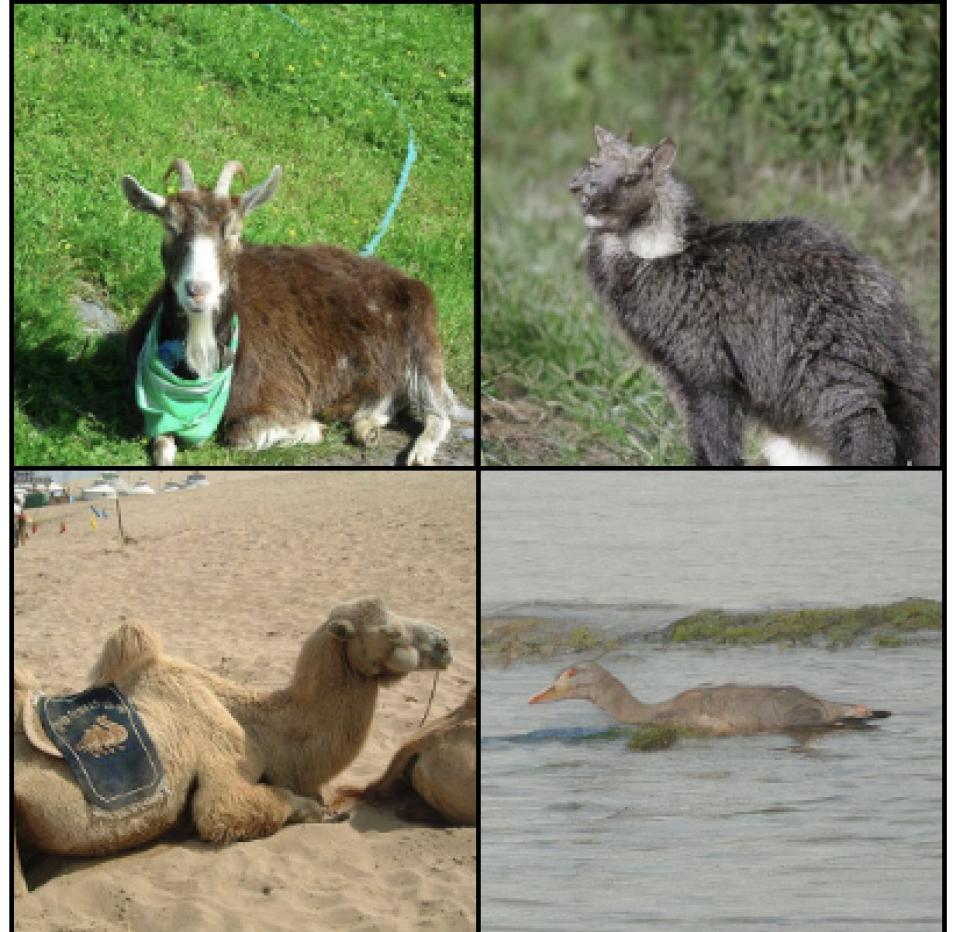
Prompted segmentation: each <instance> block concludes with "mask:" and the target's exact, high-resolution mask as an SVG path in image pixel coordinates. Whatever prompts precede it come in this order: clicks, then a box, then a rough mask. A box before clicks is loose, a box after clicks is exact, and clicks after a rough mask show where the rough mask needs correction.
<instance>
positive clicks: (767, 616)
mask: <svg viewBox="0 0 960 932" xmlns="http://www.w3.org/2000/svg"><path fill="white" fill-rule="evenodd" d="M942 628H943V606H942V604H941V603H940V602H935V601H932V600H930V599H907V600H905V601H903V602H895V603H893V604H891V605H863V606H860V607H859V608H816V609H802V610H799V611H769V612H721V611H712V610H711V611H703V612H697V614H695V615H690V616H689V617H687V618H681V619H680V620H679V621H675V622H674V623H673V624H671V625H670V626H669V627H668V628H667V629H665V631H663V632H661V638H662V640H663V641H664V642H666V643H668V644H687V643H690V642H705V641H706V642H709V643H712V644H737V645H749V644H771V643H774V644H790V645H794V644H812V643H825V644H827V645H829V646H830V647H849V646H850V645H851V644H854V643H863V642H864V641H865V640H866V639H867V638H868V637H872V638H873V644H874V645H875V646H877V647H899V646H901V645H902V644H904V643H905V642H907V641H909V635H911V634H913V635H916V634H917V633H918V632H920V631H941V630H942ZM661 638H658V639H661Z"/></svg>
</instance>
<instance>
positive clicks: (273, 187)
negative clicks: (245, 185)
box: [240, 165, 283, 214]
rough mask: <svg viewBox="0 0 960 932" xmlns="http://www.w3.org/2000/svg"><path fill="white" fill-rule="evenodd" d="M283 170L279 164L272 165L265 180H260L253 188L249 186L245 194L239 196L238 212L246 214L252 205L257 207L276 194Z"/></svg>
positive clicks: (251, 208)
mask: <svg viewBox="0 0 960 932" xmlns="http://www.w3.org/2000/svg"><path fill="white" fill-rule="evenodd" d="M282 174H283V170H282V169H281V168H280V166H279V165H274V166H273V169H272V171H271V172H270V175H269V177H268V178H267V180H266V181H262V182H261V183H260V184H258V185H257V186H256V187H255V188H251V189H250V190H249V191H247V192H246V193H245V194H242V195H241V196H240V213H241V214H248V213H250V211H251V210H253V208H254V207H259V206H260V205H261V204H265V203H266V202H267V201H269V200H270V198H271V197H273V195H274V194H276V191H277V185H279V184H280V176H281V175H282Z"/></svg>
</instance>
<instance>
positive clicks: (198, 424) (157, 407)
mask: <svg viewBox="0 0 960 932" xmlns="http://www.w3.org/2000/svg"><path fill="white" fill-rule="evenodd" d="M161 316H162V309H161V310H160V311H158V312H157V314H156V315H155V316H154V318H153V323H152V324H151V325H150V329H149V330H148V331H147V337H146V339H145V340H144V341H143V346H142V347H141V349H140V357H139V359H138V360H137V385H136V395H137V404H138V405H139V407H140V410H141V411H142V412H143V418H144V421H145V425H146V426H145V430H146V434H147V436H148V437H159V436H160V435H161V434H174V435H175V436H176V437H178V438H179V439H180V440H182V441H183V442H184V443H191V444H193V443H203V442H204V441H205V440H209V439H210V437H212V436H213V433H214V431H216V429H217V427H218V426H219V425H220V420H221V418H222V417H223V412H224V410H225V409H226V407H227V401H229V399H230V383H231V381H232V380H233V363H232V362H231V363H230V365H229V366H227V367H226V368H225V369H222V370H221V371H220V372H215V373H214V374H213V375H212V376H211V377H210V378H209V379H181V378H180V377H179V376H177V375H174V374H173V373H172V372H171V371H170V370H169V369H168V368H167V367H166V366H165V365H164V364H163V363H162V362H161V361H160V352H159V343H158V340H159V332H160V318H161ZM231 330H232V332H231V336H230V349H232V350H233V353H234V356H236V352H237V346H238V344H239V342H240V323H239V321H238V320H237V318H236V316H234V318H233V320H232V321H231Z"/></svg>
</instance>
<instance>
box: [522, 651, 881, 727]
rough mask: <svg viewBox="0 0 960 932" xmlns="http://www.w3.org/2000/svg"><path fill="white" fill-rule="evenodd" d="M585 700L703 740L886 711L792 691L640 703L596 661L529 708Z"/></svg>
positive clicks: (730, 690)
mask: <svg viewBox="0 0 960 932" xmlns="http://www.w3.org/2000/svg"><path fill="white" fill-rule="evenodd" d="M562 699H586V700H588V701H590V702H592V703H593V704H594V705H595V706H597V708H599V709H602V710H603V711H604V712H606V713H607V714H608V715H610V716H611V717H612V718H614V719H616V720H617V721H618V722H623V723H625V724H629V725H654V724H668V725H675V726H678V727H681V728H689V729H691V730H694V731H697V732H702V733H704V734H708V735H752V734H759V733H762V732H773V731H793V730H813V729H826V728H834V727H845V726H846V727H849V726H854V727H856V726H862V725H865V724H866V723H867V722H870V721H873V720H874V719H881V718H889V717H890V715H891V714H892V713H891V712H888V711H882V710H879V709H871V708H869V707H867V706H865V705H849V704H846V703H840V702H829V701H828V700H826V699H819V698H818V697H817V696H814V695H811V694H810V693H808V692H805V691H804V690H802V689H799V688H798V687H796V686H739V685H736V684H733V683H728V684H726V685H723V686H699V687H696V688H694V689H687V690H685V691H684V692H682V693H679V694H678V695H676V696H674V697H673V698H672V699H668V700H666V701H665V702H652V703H647V702H641V701H640V700H639V699H637V698H636V697H635V696H634V695H633V694H632V693H631V692H630V690H628V689H627V687H626V686H624V685H623V683H622V682H621V681H620V680H618V679H617V677H615V676H614V675H613V674H612V673H611V672H610V671H609V670H607V669H606V668H604V667H602V666H601V665H600V664H599V663H596V662H595V661H588V662H583V663H578V664H575V665H574V666H571V667H567V668H566V669H565V670H564V671H563V672H562V673H561V674H560V675H559V676H558V677H557V678H556V679H555V680H554V681H553V683H552V684H551V685H550V686H548V687H547V688H546V689H544V690H542V691H541V692H538V693H537V694H536V695H534V696H532V697H531V698H530V700H529V701H530V703H533V704H537V703H541V702H557V701H559V700H562Z"/></svg>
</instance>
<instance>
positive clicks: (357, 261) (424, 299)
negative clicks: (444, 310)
mask: <svg viewBox="0 0 960 932" xmlns="http://www.w3.org/2000/svg"><path fill="white" fill-rule="evenodd" d="M272 177H273V176H271V178H272ZM278 177H279V175H278ZM127 181H128V179H125V185H124V191H125V193H126V195H127V198H128V200H130V203H131V204H133V206H134V207H136V208H137V209H139V210H143V211H145V212H148V213H154V214H158V213H159V215H160V216H161V218H162V219H163V220H164V223H165V226H166V229H167V234H166V237H165V240H164V245H163V247H162V257H163V263H164V268H165V270H166V274H167V279H166V281H165V282H164V283H163V284H162V285H161V286H160V288H158V290H157V291H156V292H155V293H154V295H153V297H152V298H151V299H150V301H149V302H148V304H147V306H146V308H145V310H144V311H143V313H142V314H141V315H140V317H139V319H138V320H137V321H136V323H135V324H134V325H133V327H132V328H131V329H130V332H129V334H128V340H127V355H128V360H129V362H130V365H131V367H132V368H134V369H135V367H136V364H137V358H138V356H139V353H140V349H141V347H142V345H143V341H144V339H145V337H146V333H147V331H148V330H149V328H150V326H151V324H152V322H153V319H154V317H155V316H156V314H157V312H158V310H160V309H161V308H162V312H163V318H162V321H161V328H160V335H159V336H160V341H161V342H162V341H165V340H171V339H181V338H182V337H183V336H184V333H185V331H186V318H185V316H184V315H185V314H187V313H188V312H186V311H183V310H182V309H180V307H179V305H178V302H177V298H176V294H175V292H174V288H173V287H172V285H171V282H172V280H173V279H174V276H175V274H176V270H178V269H179V267H180V265H181V264H182V261H183V253H184V251H185V249H186V245H187V243H188V242H189V241H190V240H191V239H193V238H194V237H196V236H209V237H212V238H213V239H214V240H216V241H218V242H219V244H220V251H219V261H220V269H221V275H222V277H223V279H224V280H226V281H228V282H229V287H228V290H227V292H226V295H225V297H224V298H223V300H222V301H221V304H220V307H219V309H218V310H217V312H216V317H215V321H214V329H215V333H216V337H217V342H218V344H219V346H220V351H221V356H222V357H223V354H224V353H225V352H228V350H227V349H226V347H227V345H228V343H229V336H230V328H231V320H232V317H233V315H234V314H235V315H236V316H237V318H238V320H239V324H240V344H239V348H238V351H237V354H236V358H235V360H234V373H233V384H232V388H231V394H230V400H229V403H228V405H227V409H226V411H225V412H224V416H223V422H222V425H221V431H222V436H223V439H224V441H225V442H226V443H227V444H228V445H231V446H241V447H243V446H250V445H251V444H252V443H254V442H255V438H256V437H257V436H258V434H259V433H260V431H262V430H263V429H264V428H267V427H271V426H274V425H281V426H286V425H292V424H300V423H303V422H304V421H307V420H309V419H324V420H347V419H354V421H355V422H359V423H355V425H354V426H355V431H354V433H355V439H357V440H358V441H359V442H361V443H373V442H375V440H376V437H377V430H376V428H375V426H372V425H371V423H370V421H369V418H368V417H367V415H366V413H365V412H366V411H367V410H368V409H369V408H371V407H374V406H376V405H377V404H378V403H380V402H382V401H384V400H387V401H388V402H389V401H390V400H391V399H393V403H392V404H391V405H390V406H389V407H390V410H391V411H393V410H401V409H403V408H405V407H407V406H413V407H416V408H419V409H420V410H421V412H422V413H423V416H424V420H425V431H424V433H425V434H429V435H430V436H431V437H434V438H436V437H439V440H442V439H443V435H445V433H446V430H447V429H448V427H449V421H448V420H447V414H448V413H449V412H450V411H451V410H453V409H454V408H455V407H456V399H455V398H454V396H453V394H452V392H451V391H450V389H449V387H448V386H447V384H446V381H445V379H444V371H443V357H442V352H441V345H440V339H439V336H438V334H437V310H436V306H435V304H434V300H433V295H432V293H431V291H430V289H429V288H428V287H427V286H426V285H425V284H424V283H423V282H420V281H418V280H416V279H414V278H410V277H409V276H407V275H405V274H404V273H403V272H400V271H398V270H397V269H394V268H392V267H391V266H389V265H387V264H386V263H384V262H381V261H379V260H377V259H372V258H362V257H360V256H358V255H355V254H353V253H351V252H347V251H346V250H344V249H339V248H337V247H334V246H323V245H312V246H302V247H297V246H260V245H251V244H244V243H242V242H241V240H240V234H241V232H242V228H243V218H244V212H245V210H247V209H251V210H252V209H253V207H255V206H257V204H259V203H262V202H263V201H265V200H267V199H268V198H269V196H271V194H272V192H273V188H274V187H275V183H274V184H273V186H272V187H270V188H269V191H268V193H266V194H264V195H263V196H262V198H260V199H257V200H255V201H254V202H253V204H252V206H250V207H249V208H247V207H245V206H244V205H245V201H246V199H247V195H244V196H243V197H236V196H234V197H227V196H224V195H218V194H216V193H214V192H211V191H206V190H184V191H180V192H179V193H177V194H173V195H169V196H167V197H166V203H165V205H164V206H163V208H162V209H161V210H160V211H159V212H158V210H157V208H156V205H154V204H152V203H151V202H150V201H149V200H148V199H147V198H145V197H144V196H143V194H142V193H141V192H140V191H138V190H136V189H134V185H137V188H139V185H138V183H137V182H135V181H134V180H133V179H129V182H130V183H129V184H128V183H127ZM265 184H267V185H269V180H268V182H267V183H265ZM254 190H256V189H254ZM223 358H225V357H223ZM178 374H180V373H178ZM436 419H439V420H441V421H442V422H444V423H445V424H446V426H443V425H436V424H434V423H433V421H434V420H436ZM439 440H438V441H437V443H438V442H439ZM431 446H432V447H434V448H435V446H436V443H432V444H431ZM416 454H417V451H416V448H415V450H414V451H413V454H412V457H413V458H412V461H413V462H416V463H421V462H423V463H426V462H429V460H430V458H431V455H432V453H431V451H430V450H427V451H426V455H424V456H417V455H416Z"/></svg>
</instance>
